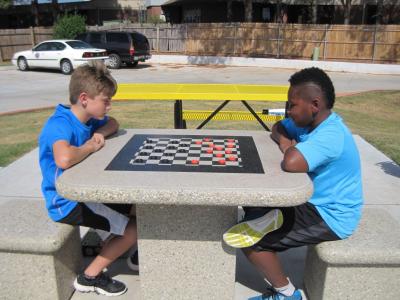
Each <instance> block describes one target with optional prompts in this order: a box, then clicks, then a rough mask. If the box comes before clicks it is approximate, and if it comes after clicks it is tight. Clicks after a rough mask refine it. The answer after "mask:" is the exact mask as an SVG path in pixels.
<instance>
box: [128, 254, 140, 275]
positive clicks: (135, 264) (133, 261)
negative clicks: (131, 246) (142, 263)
mask: <svg viewBox="0 0 400 300" xmlns="http://www.w3.org/2000/svg"><path fill="white" fill-rule="evenodd" d="M126 263H127V264H128V267H129V269H131V270H132V271H139V254H138V251H137V250H136V251H135V252H133V254H132V255H130V256H129V257H128V258H127V259H126Z"/></svg>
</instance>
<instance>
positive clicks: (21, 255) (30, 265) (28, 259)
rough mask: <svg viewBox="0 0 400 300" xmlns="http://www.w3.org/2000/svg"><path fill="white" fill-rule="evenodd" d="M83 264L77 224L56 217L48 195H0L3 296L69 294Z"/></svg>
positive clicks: (63, 296) (62, 296)
mask: <svg viewBox="0 0 400 300" xmlns="http://www.w3.org/2000/svg"><path fill="white" fill-rule="evenodd" d="M81 266H82V254H81V245H80V236H79V229H78V228H75V227H73V226H69V225H64V224H57V223H55V222H53V221H51V220H50V219H49V217H48V216H47V213H46V208H45V206H44V201H38V200H27V199H24V200H20V199H15V200H12V201H11V200H5V199H0V291H1V292H0V295H1V296H0V298H1V299H40V300H47V299H49V300H55V299H60V300H64V299H69V298H70V297H71V295H72V293H73V291H74V289H73V286H72V283H73V280H74V278H75V276H76V273H77V272H78V271H79V268H80V267H81Z"/></svg>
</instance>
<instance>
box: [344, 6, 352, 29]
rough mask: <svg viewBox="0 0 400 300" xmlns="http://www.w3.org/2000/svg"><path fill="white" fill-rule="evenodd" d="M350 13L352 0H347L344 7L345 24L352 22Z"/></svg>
mask: <svg viewBox="0 0 400 300" xmlns="http://www.w3.org/2000/svg"><path fill="white" fill-rule="evenodd" d="M350 14H351V0H347V1H346V5H345V7H344V24H345V25H349V24H350Z"/></svg>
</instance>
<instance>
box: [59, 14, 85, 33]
mask: <svg viewBox="0 0 400 300" xmlns="http://www.w3.org/2000/svg"><path fill="white" fill-rule="evenodd" d="M84 32H86V24H85V17H83V16H80V15H68V14H66V15H63V16H61V17H60V18H58V20H57V22H56V23H55V24H54V33H53V36H54V38H56V39H74V38H76V36H77V35H78V34H80V33H84Z"/></svg>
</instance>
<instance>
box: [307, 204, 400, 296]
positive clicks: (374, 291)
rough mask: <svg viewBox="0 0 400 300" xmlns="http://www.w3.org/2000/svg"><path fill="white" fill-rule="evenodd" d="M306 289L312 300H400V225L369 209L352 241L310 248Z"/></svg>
mask: <svg viewBox="0 0 400 300" xmlns="http://www.w3.org/2000/svg"><path fill="white" fill-rule="evenodd" d="M308 251H309V252H308V254H307V261H306V269H305V272H304V285H305V289H306V293H307V296H308V299H309V300H321V299H323V300H330V299H351V300H357V299H360V300H361V299H362V300H364V299H399V289H398V287H399V283H400V281H399V278H400V224H399V223H398V222H397V221H396V220H395V219H394V218H392V217H391V215H390V214H389V213H388V212H386V211H384V210H381V209H378V208H376V209H373V208H365V209H364V212H363V217H362V219H361V223H360V225H359V228H358V229H357V231H356V232H355V233H354V234H353V235H352V236H351V237H350V238H348V239H346V240H341V241H335V242H325V243H321V244H319V245H317V246H313V247H309V250H308Z"/></svg>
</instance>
